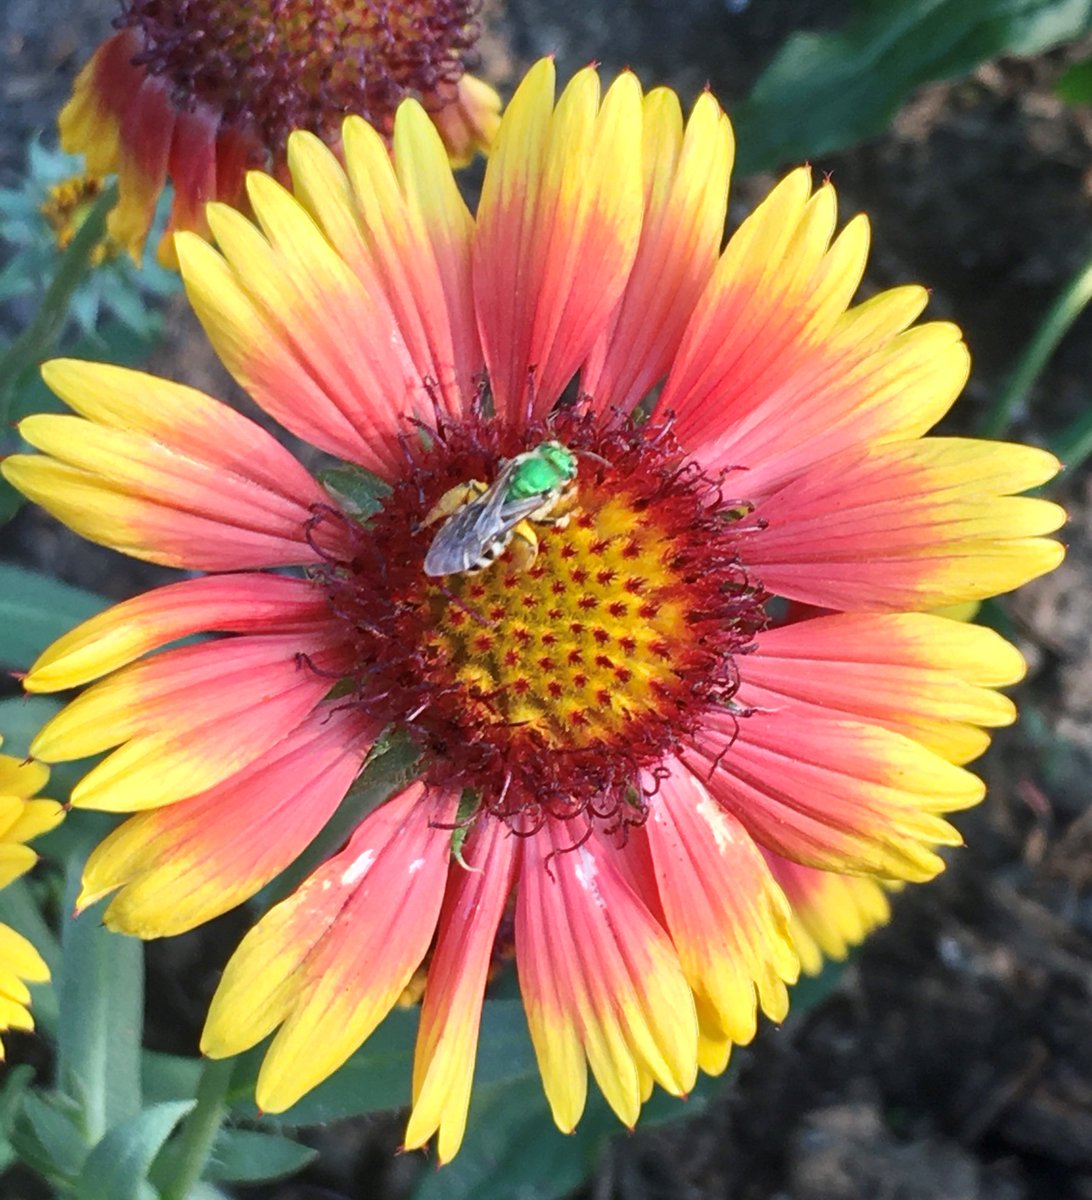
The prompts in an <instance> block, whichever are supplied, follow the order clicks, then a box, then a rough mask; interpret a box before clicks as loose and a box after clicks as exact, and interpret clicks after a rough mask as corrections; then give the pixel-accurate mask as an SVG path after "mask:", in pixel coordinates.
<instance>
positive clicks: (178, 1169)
mask: <svg viewBox="0 0 1092 1200" xmlns="http://www.w3.org/2000/svg"><path fill="white" fill-rule="evenodd" d="M235 1061H236V1060H235V1059H234V1058H210V1059H206V1061H205V1066H204V1069H203V1070H202V1072H201V1081H200V1082H199V1083H198V1085H197V1104H196V1105H195V1107H194V1108H193V1110H192V1111H191V1112H190V1114H189V1116H188V1117H187V1118H186V1120H185V1122H184V1123H183V1125H182V1133H181V1136H180V1138H179V1144H178V1157H177V1158H176V1159H174V1160H173V1173H172V1177H171V1180H170V1182H169V1183H166V1184H165V1185H164V1186H163V1188H162V1189H161V1192H160V1195H161V1197H162V1200H187V1197H188V1196H189V1194H190V1192H191V1190H192V1189H193V1188H194V1186H195V1185H196V1184H197V1183H198V1182H199V1180H200V1179H201V1176H202V1174H204V1170H205V1167H206V1165H207V1164H208V1161H209V1155H210V1154H211V1153H212V1148H213V1146H214V1145H215V1143H216V1136H217V1134H218V1133H219V1132H220V1126H221V1125H222V1124H223V1122H224V1117H225V1116H226V1115H227V1094H228V1088H229V1087H230V1085H231V1076H232V1073H233V1071H234V1070H235Z"/></svg>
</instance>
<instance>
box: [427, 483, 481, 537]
mask: <svg viewBox="0 0 1092 1200" xmlns="http://www.w3.org/2000/svg"><path fill="white" fill-rule="evenodd" d="M488 490H489V488H488V487H487V486H486V484H484V483H481V482H480V481H479V480H477V479H471V480H470V482H469V483H458V484H456V485H455V487H453V488H448V490H447V491H446V492H444V494H443V495H442V496H441V497H440V499H439V500H437V501H436V503H435V504H434V505H433V506H432V507H431V508H430V509H429V510H428V515H427V516H426V517H425V519H424V520H423V521H422V522H421V528H422V529H425V528H427V527H428V526H429V525H434V524H435V523H436V522H437V521H443V520H444V519H445V518H447V517H450V516H451V514H452V513H454V512H458V511H459V509H460V508H462V507H463V506H464V505H466V504H469V503H470V501H471V500H477V498H478V497H479V496H482V495H484V494H485V493H486V492H487V491H488Z"/></svg>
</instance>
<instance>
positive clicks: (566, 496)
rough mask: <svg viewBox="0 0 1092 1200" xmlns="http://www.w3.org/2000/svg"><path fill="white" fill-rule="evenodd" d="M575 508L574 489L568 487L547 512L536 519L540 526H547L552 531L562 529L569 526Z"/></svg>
mask: <svg viewBox="0 0 1092 1200" xmlns="http://www.w3.org/2000/svg"><path fill="white" fill-rule="evenodd" d="M575 508H576V488H575V487H570V488H568V489H567V490H566V491H564V492H562V493H561V495H560V496H559V497H558V498H557V500H556V501H555V502H554V503H553V504H552V505H551V507H550V510H549V512H547V513H546V514H545V515H544V516H541V517H538V518H536V519H537V521H538V523H539V524H540V525H549V526H551V527H552V528H554V529H564V528H566V526H567V525H568V524H569V521H570V519H571V518H572V515H573V510H574V509H575Z"/></svg>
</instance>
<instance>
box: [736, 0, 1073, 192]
mask: <svg viewBox="0 0 1092 1200" xmlns="http://www.w3.org/2000/svg"><path fill="white" fill-rule="evenodd" d="M1090 27H1092V0H862V2H861V3H859V4H858V8H857V14H856V16H855V17H854V18H853V20H851V21H850V23H849V24H848V25H847V26H846V27H845V29H843V30H840V31H838V32H835V33H795V34H793V35H792V36H791V37H790V38H789V39H788V40H787V41H786V43H785V45H784V46H783V47H782V48H781V50H780V51H779V53H778V54H777V56H776V57H775V58H774V60H773V62H772V63H771V64H770V65H769V66H768V67H767V68H766V70H765V71H764V72H763V74H762V76H761V77H760V78H759V80H758V82H757V83H756V84H755V87H754V90H753V91H752V92H751V95H750V96H749V97H748V99H747V100H746V101H745V102H744V103H743V104H741V105H738V106H737V107H736V108H735V109H734V111H733V112H732V120H733V123H734V125H735V127H736V138H737V143H738V145H739V155H738V158H737V167H738V169H739V171H741V172H742V173H744V174H747V173H749V172H752V171H759V170H765V169H769V168H772V167H777V166H781V165H783V164H785V163H793V162H802V161H805V160H807V159H810V158H812V157H814V156H816V155H822V154H829V153H831V152H832V151H834V150H839V149H841V148H842V147H843V146H849V145H852V144H853V143H854V142H859V141H861V140H863V139H864V138H868V137H872V136H874V135H876V134H879V133H882V132H883V130H884V129H886V128H887V126H888V124H889V122H890V120H891V118H892V116H894V114H895V112H896V111H897V110H898V108H899V106H900V105H901V104H902V102H903V101H904V100H905V99H906V97H907V96H908V95H909V94H910V93H911V92H912V91H913V90H914V89H915V88H917V87H920V86H921V85H922V84H925V83H930V82H932V81H934V80H940V79H951V78H954V77H957V76H960V75H964V74H966V73H967V72H968V71H970V70H972V69H973V68H974V67H976V66H977V65H978V64H979V63H981V62H983V61H984V60H985V59H988V58H993V57H995V56H996V55H998V54H1037V53H1038V52H1040V51H1041V50H1045V49H1047V48H1048V47H1050V46H1055V45H1057V44H1058V43H1060V42H1064V41H1068V40H1069V39H1071V38H1075V37H1079V36H1080V35H1081V34H1082V33H1084V32H1086V31H1087V30H1088V29H1089V28H1090Z"/></svg>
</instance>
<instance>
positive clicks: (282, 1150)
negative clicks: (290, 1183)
mask: <svg viewBox="0 0 1092 1200" xmlns="http://www.w3.org/2000/svg"><path fill="white" fill-rule="evenodd" d="M317 1157H318V1151H317V1150H314V1149H312V1147H310V1146H301V1145H300V1144H299V1142H294V1141H292V1139H291V1138H286V1137H281V1136H280V1135H279V1134H275V1133H260V1132H258V1131H256V1130H249V1129H223V1130H221V1131H220V1136H219V1137H218V1138H217V1139H216V1146H215V1148H214V1149H213V1152H212V1157H211V1159H210V1160H209V1165H208V1168H207V1170H206V1171H205V1178H206V1179H212V1180H214V1181H216V1182H217V1183H265V1182H267V1181H269V1180H272V1179H284V1178H285V1177H286V1176H288V1175H295V1174H296V1172H297V1171H302V1170H303V1168H304V1167H306V1166H307V1165H308V1164H309V1163H311V1162H314V1160H315V1159H316V1158H317Z"/></svg>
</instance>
